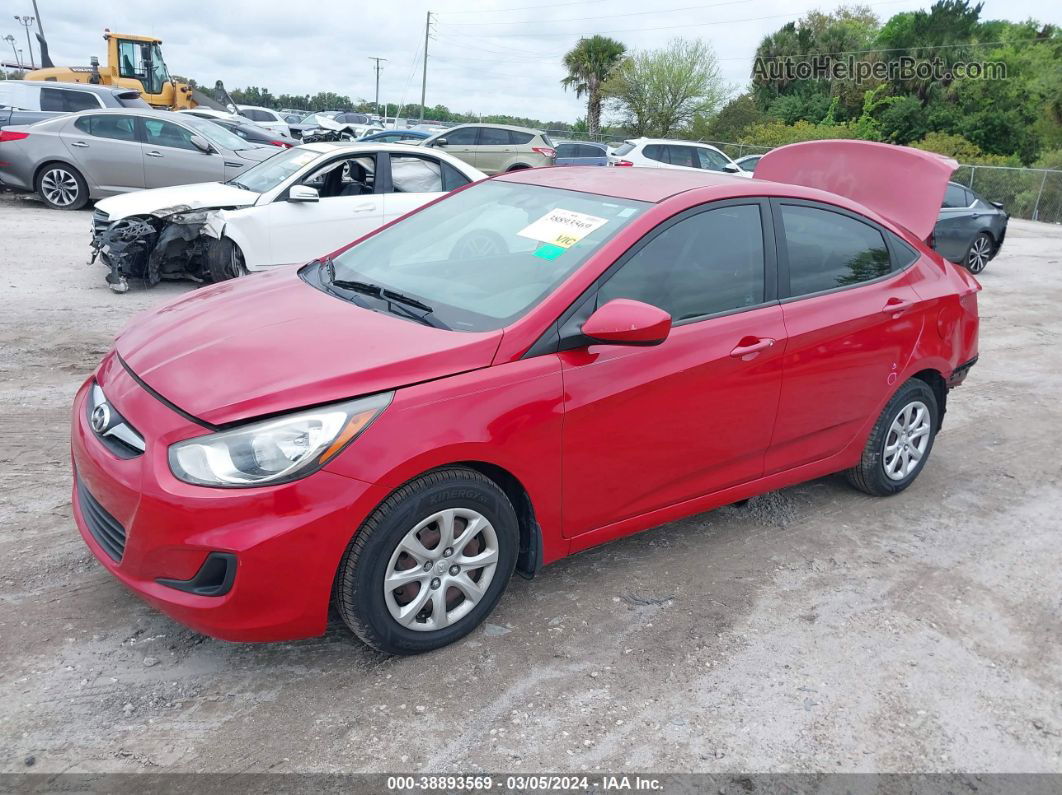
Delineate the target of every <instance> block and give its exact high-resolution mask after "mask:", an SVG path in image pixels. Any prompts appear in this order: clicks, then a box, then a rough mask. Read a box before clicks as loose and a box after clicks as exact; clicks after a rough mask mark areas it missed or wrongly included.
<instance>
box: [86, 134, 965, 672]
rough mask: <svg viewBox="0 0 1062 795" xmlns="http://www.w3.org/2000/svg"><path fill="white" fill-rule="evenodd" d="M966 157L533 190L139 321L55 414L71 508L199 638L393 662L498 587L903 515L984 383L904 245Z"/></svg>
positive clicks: (106, 559) (841, 149)
mask: <svg viewBox="0 0 1062 795" xmlns="http://www.w3.org/2000/svg"><path fill="white" fill-rule="evenodd" d="M953 168H954V162H952V161H948V160H944V159H942V158H939V157H937V156H935V155H930V154H927V153H924V152H918V151H916V150H910V149H903V148H900V147H892V146H886V145H882V144H869V143H856V142H843V141H829V142H816V143H810V144H798V145H795V146H791V147H785V148H782V149H779V150H776V151H775V152H772V153H771V154H768V155H766V156H765V157H764V158H763V159H762V160H761V161H760V163H759V165H758V167H757V170H756V177H757V178H756V179H752V180H749V179H738V178H734V177H732V176H729V175H723V174H719V175H716V174H712V173H710V172H709V173H697V172H687V171H674V170H670V171H666V170H655V169H604V168H601V169H594V168H587V169H580V168H555V169H540V170H532V171H523V172H516V173H511V174H506V175H503V176H500V177H497V178H494V179H491V180H487V181H484V182H480V183H478V184H475V185H472V186H469V187H467V188H465V189H461V190H458V191H456V192H454V193H452V194H449V195H448V196H447V197H445V198H443V199H440V200H438V201H436V202H434V203H433V204H430V205H428V206H426V207H424V208H422V209H421V210H419V211H417V212H414V213H412V214H410V215H408V216H406V217H405V218H402V219H399V220H398V221H396V222H394V223H392V224H391V225H389V226H387V227H384V228H383V229H381V230H379V231H377V232H375V233H373V234H371V235H369V236H367V237H365V238H363V239H361V240H359V241H357V242H356V243H355V244H353V245H351V246H348V247H347V248H346V249H343V250H341V251H339V252H337V253H336V254H335V255H334V256H333V257H328V258H325V259H323V260H319V261H315V262H312V263H310V264H308V265H305V266H303V267H301V268H298V269H292V268H283V269H279V270H277V271H273V272H270V273H266V274H260V275H255V276H253V277H250V278H246V279H241V280H236V281H231V282H226V283H222V284H218V285H215V286H213V287H210V288H207V289H203V290H199V291H196V292H194V293H191V294H188V295H186V296H184V297H182V298H180V299H179V300H177V301H174V302H173V303H170V304H169V305H167V306H165V307H163V308H162V309H159V310H158V311H155V312H153V313H150V314H148V315H146V316H141V317H139V318H137V320H135V321H134V322H133V323H132V324H131V325H130V326H129V327H128V328H127V329H126V330H125V331H123V332H122V334H121V335H120V336H119V337H118V339H117V341H116V344H115V348H114V350H112V351H111V352H110V353H108V354H107V356H106V357H105V358H104V360H103V362H102V363H101V364H100V366H99V368H98V369H97V371H96V372H95V374H94V375H93V376H92V377H91V378H90V379H89V380H88V381H87V382H86V383H85V384H84V386H83V387H82V388H81V390H80V391H79V392H78V394H77V398H76V400H75V404H74V412H73V427H72V448H73V465H74V472H75V478H74V480H75V486H74V498H73V499H74V515H75V517H76V521H77V525H78V527H79V529H80V531H81V533H82V535H83V536H84V539H85V542H86V543H87V544H88V545H89V547H90V548H91V549H92V551H93V552H94V553H95V555H96V556H97V557H98V558H99V559H100V561H101V562H102V563H103V565H104V566H105V567H106V568H107V569H108V570H110V571H111V573H112V574H113V575H114V576H115V577H117V578H118V579H119V580H121V581H122V582H123V583H124V584H126V585H127V586H129V587H130V588H131V589H132V590H133V591H135V592H136V593H137V594H139V595H140V596H142V597H143V598H144V599H146V600H148V601H149V602H150V603H152V604H154V605H156V606H157V607H158V608H159V609H161V610H163V611H165V612H166V613H168V614H169V615H171V616H172V617H174V618H175V619H177V620H178V621H181V622H183V623H185V624H187V625H188V626H190V627H193V628H195V629H196V630H199V631H201V632H204V633H207V634H209V635H214V636H216V637H219V638H226V639H230V640H240V641H252V640H253V641H266V640H280V639H291V638H299V637H306V636H312V635H317V634H320V633H322V632H323V631H324V629H325V625H326V617H327V613H328V608H329V604H330V603H334V604H335V605H336V607H337V609H338V611H339V612H340V614H341V615H342V616H343V618H344V619H345V620H346V622H347V623H348V624H349V626H350V628H351V629H352V630H353V631H354V632H355V633H356V634H357V635H358V636H359V637H360V638H362V639H363V640H364V641H365V642H366V643H368V644H370V645H372V646H374V647H376V648H378V649H382V650H384V651H387V652H392V653H397V654H409V653H415V652H421V651H426V650H429V649H434V648H437V647H439V646H442V645H444V644H447V643H450V642H452V641H454V640H456V639H458V638H460V637H462V636H464V635H466V634H467V633H468V632H470V631H471V630H472V629H473V628H474V627H475V626H476V625H477V624H479V623H480V622H481V621H483V619H484V618H485V617H486V616H487V615H488V614H489V613H490V611H491V609H492V608H493V607H494V606H495V604H497V602H498V600H499V599H500V598H501V595H502V592H503V591H504V589H505V587H506V584H507V583H508V581H509V578H510V576H511V575H512V574H513V572H514V570H515V571H519V572H521V573H523V574H525V575H527V576H530V575H533V574H534V573H535V572H536V571H537V570H538V568H539V567H540V566H542V565H544V564H547V563H550V562H552V561H555V560H557V559H559V558H562V557H564V556H566V555H570V554H573V553H575V552H578V551H580V550H583V549H586V548H587V547H591V546H594V545H595V544H601V543H603V542H605V541H610V540H612V539H614V538H619V537H621V536H625V535H628V534H630V533H635V532H638V531H640V530H644V529H646V528H648V527H652V526H654V525H659V524H661V523H663V522H667V521H669V520H672V519H676V518H678V517H682V516H687V515H689V514H694V513H698V512H701V511H706V510H710V509H712V508H715V507H718V506H721V505H726V504H728V503H733V502H735V501H738V500H742V499H744V498H747V497H750V496H752V495H755V494H760V493H763V492H766V491H769V490H772V489H778V488H781V487H783V486H788V485H790V484H794V483H798V482H800V481H805V480H808V479H810V478H817V477H820V476H823V475H827V474H830V473H834V472H845V473H847V476H848V479H849V480H850V481H851V483H852V484H853V485H854V486H855V487H857V488H859V489H862V490H863V491H865V492H868V493H870V494H874V495H880V496H887V495H892V494H896V493H897V492H900V491H902V490H903V489H905V488H906V487H907V486H909V485H910V484H911V482H912V481H913V480H914V479H915V478H916V477H917V476H918V474H919V472H920V471H921V470H922V467H924V466H925V464H926V461H927V459H928V458H929V454H930V451H931V450H932V447H933V440H934V437H935V435H936V433H937V431H938V430H939V429H940V425H941V420H942V418H943V416H944V409H945V403H946V400H947V398H948V393H949V390H950V389H951V388H952V387H954V386H956V385H958V384H959V383H961V382H962V380H963V378H964V377H965V375H966V373H967V371H968V370H969V368H970V366H971V365H972V364H973V363H974V361H975V360H976V357H977V328H978V317H977V297H976V294H977V291H978V290H979V289H980V288H979V286H978V284H977V282H976V280H975V279H974V278H973V277H972V276H970V275H969V274H968V273H966V272H964V271H963V270H961V269H959V268H957V267H956V266H954V265H951V264H949V263H947V262H946V261H944V260H943V259H942V258H941V257H940V256H939V255H937V254H936V253H935V252H934V251H932V250H931V249H930V248H928V247H927V246H926V244H925V243H924V242H923V241H924V239H925V238H926V237H927V236H928V235H929V233H930V232H931V231H932V228H933V225H934V223H935V222H936V218H937V210H938V208H939V206H940V201H941V196H942V195H943V192H944V189H945V186H946V184H947V179H948V176H949V174H950V172H951V170H952V169H953Z"/></svg>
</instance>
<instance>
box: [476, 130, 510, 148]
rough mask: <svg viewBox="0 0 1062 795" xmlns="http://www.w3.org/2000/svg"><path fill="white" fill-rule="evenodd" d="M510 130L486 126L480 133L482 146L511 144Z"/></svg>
mask: <svg viewBox="0 0 1062 795" xmlns="http://www.w3.org/2000/svg"><path fill="white" fill-rule="evenodd" d="M509 144H510V140H509V131H508V130H498V129H495V128H494V127H484V128H483V129H482V130H481V131H480V134H479V145H480V146H509Z"/></svg>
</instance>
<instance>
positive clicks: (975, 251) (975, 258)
mask: <svg viewBox="0 0 1062 795" xmlns="http://www.w3.org/2000/svg"><path fill="white" fill-rule="evenodd" d="M991 254H992V245H991V244H990V243H989V242H988V238H987V237H985V236H984V235H978V236H977V237H975V238H974V242H973V244H972V245H971V246H970V256H969V264H970V272H971V273H980V272H981V271H983V270H984V269H985V266H986V265H987V264H988V258H989V257H990V256H991Z"/></svg>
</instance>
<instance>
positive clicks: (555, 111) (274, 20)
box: [0, 0, 1062, 121]
mask: <svg viewBox="0 0 1062 795" xmlns="http://www.w3.org/2000/svg"><path fill="white" fill-rule="evenodd" d="M839 4H840V3H839V2H815V1H814V0H707V1H706V2H698V1H697V0H658V2H646V1H645V0H541V2H537V3H536V2H534V0H465V1H464V2H460V1H459V0H397V1H394V0H383V1H380V0H376V1H374V0H360V1H359V2H353V0H346V2H342V1H341V0H316V2H309V3H307V2H303V3H295V2H291V0H253V2H249V1H245V0H214V2H199V0H179V1H178V0H154V1H153V2H151V3H123V4H118V3H107V2H103V3H86V2H84V0H38V7H39V8H40V12H41V15H42V16H43V18H44V20H43V21H44V31H45V34H46V35H47V38H48V44H49V48H50V50H51V54H52V59H53V60H54V61H55V63H56V64H62V65H70V66H73V65H87V63H88V58H89V56H90V55H97V56H99V57H100V59H101V60H102V61H106V50H105V49H104V44H103V40H102V38H101V37H102V34H103V29H104V28H108V27H109V28H110V29H111V30H113V31H115V32H120V33H139V34H146V35H153V36H158V37H159V38H161V39H162V40H163V52H164V54H165V57H166V62H167V64H168V65H169V68H170V71H171V72H173V73H176V74H182V75H187V76H189V77H194V78H196V79H197V80H199V81H200V82H201V83H207V84H209V85H213V82H214V81H215V80H217V79H221V80H224V81H225V85H226V86H228V87H230V88H232V87H241V88H242V87H245V86H247V85H257V86H261V87H265V88H268V89H269V90H270V91H272V92H273V93H311V94H312V93H316V92H317V91H335V92H337V93H340V94H346V95H349V96H352V97H354V98H364V99H370V100H371V99H372V98H373V92H374V73H373V69H372V67H373V62H372V61H370V60H369V56H379V57H382V58H387V59H388V60H387V62H386V63H385V64H384V71H383V72H382V74H381V79H380V101H381V102H383V101H388V102H419V100H420V58H421V55H422V52H423V44H424V21H425V14H426V12H427V11H428V10H429V9H430V10H431V11H432V12H433V19H435V20H436V23H435V24H434V25H433V32H432V40H431V41H430V42H429V45H428V54H429V60H428V94H427V101H428V104H429V105H434V104H436V103H442V104H444V105H446V106H447V107H449V108H451V109H452V110H456V111H475V112H484V113H490V112H494V113H511V114H514V115H523V116H529V117H533V118H538V119H542V120H549V121H560V120H563V121H574V120H575V119H576V118H577V117H579V116H581V115H583V112H584V106H583V104H582V102H580V101H578V100H576V99H575V97H574V95H573V94H571V93H566V92H565V91H564V90H563V88H562V87H561V86H560V80H561V78H562V77H563V76H564V71H563V69H562V68H561V65H560V58H561V56H562V55H563V54H564V52H565V50H567V49H568V48H570V47H571V46H572V44H573V43H574V42H575V41H576V40H578V38H579V36H580V35H589V34H594V33H605V34H607V35H609V36H612V37H613V38H616V39H619V40H620V41H622V42H623V43H624V44H626V45H627V47H628V49H647V48H653V47H660V46H663V45H664V44H666V43H667V41H668V40H669V39H671V38H674V37H677V36H685V37H699V38H704V39H706V40H708V41H709V42H711V44H712V46H713V47H714V48H715V52H716V55H717V56H718V57H719V59H720V66H721V68H722V71H723V74H724V76H725V78H726V80H727V81H728V82H729V83H730V84H731V85H732V86H733V87H734V89H735V90H737V89H740V88H741V87H742V86H744V85H745V84H746V83H747V81H748V76H749V70H750V68H751V62H752V55H753V53H754V51H755V49H756V45H757V44H758V43H759V41H760V39H761V38H762V37H763V36H764V35H766V34H768V33H770V32H772V31H774V30H776V29H777V28H778V27H780V26H781V25H783V24H785V23H786V22H788V21H790V20H796V19H798V18H799V17H800V16H802V15H803V14H805V13H806V12H808V11H810V10H813V9H820V10H824V11H828V10H832V9H833V8H835V7H836V6H837V5H839ZM868 5H869V6H870V7H871V9H872V10H873V11H874V12H875V13H876V14H878V16H879V17H881V18H882V19H888V17H889V16H891V15H892V14H895V13H898V12H899V11H906V10H912V9H916V8H928V7H929V5H930V2H929V1H928V0H924V1H923V2H919V1H918V0H876V1H875V2H870V3H868ZM4 8H5V11H6V10H7V9H12V11H13V13H16V14H29V15H32V14H33V6H32V2H31V0H5V2H4ZM118 9H121V11H120V12H119V10H118ZM1029 17H1034V18H1038V19H1040V20H1041V21H1044V22H1054V23H1059V22H1062V11H1060V10H1059V7H1058V6H1057V5H1056V4H1054V3H1043V2H1034V1H1033V0H1006V2H1003V0H987V2H986V3H985V8H984V11H983V12H982V18H983V19H989V18H992V19H1000V18H1002V19H1011V20H1015V21H1017V20H1022V19H1026V18H1029ZM8 33H12V34H15V35H16V36H17V37H18V41H19V43H20V44H19V46H21V47H23V49H24V48H25V35H24V33H23V31H22V29H21V27H20V26H19V25H18V23H16V22H15V21H14V20H13V19H11V16H10V15H9V14H4V15H3V20H2V21H0V37H2V36H4V35H6V34H8ZM0 44H3V45H4V46H5V49H4V50H3V51H0V52H2V53H3V55H2V56H0V58H3V59H4V60H11V59H12V54H11V52H10V51H9V50H10V47H9V46H7V43H6V42H0ZM34 48H36V45H35V44H34Z"/></svg>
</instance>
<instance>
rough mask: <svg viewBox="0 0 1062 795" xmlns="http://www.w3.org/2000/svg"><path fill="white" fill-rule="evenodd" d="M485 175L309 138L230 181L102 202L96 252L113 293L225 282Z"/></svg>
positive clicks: (343, 238) (427, 156) (381, 147)
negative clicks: (133, 283) (170, 282)
mask: <svg viewBox="0 0 1062 795" xmlns="http://www.w3.org/2000/svg"><path fill="white" fill-rule="evenodd" d="M485 176H486V175H485V174H483V173H482V172H481V171H478V170H477V169H475V168H473V167H472V166H470V165H468V164H467V163H464V162H462V161H461V160H458V159H457V158H456V157H453V156H451V155H448V154H446V153H445V152H440V151H435V150H425V151H421V150H419V149H413V147H410V146H405V145H402V144H341V143H316V144H305V145H303V146H298V147H295V148H292V149H288V150H286V151H284V152H281V153H280V154H277V155H275V156H273V157H271V158H270V159H269V160H266V161H265V162H263V163H260V164H259V165H257V166H254V167H253V168H250V169H248V170H247V171H244V172H243V173H242V174H240V175H239V176H238V177H237V178H235V179H231V180H229V181H227V182H208V183H201V184H195V185H180V186H177V187H173V188H158V189H155V190H144V191H137V192H134V193H126V194H122V195H120V196H113V197H111V198H109V199H104V200H102V201H100V202H97V203H96V209H95V212H94V213H93V216H92V252H93V253H92V258H93V261H94V260H95V259H96V258H97V257H99V258H100V259H101V260H102V261H103V263H104V264H105V265H107V267H108V273H107V283H108V284H109V285H110V287H111V289H112V290H114V291H115V292H125V291H126V290H128V289H129V283H130V280H137V281H143V282H144V283H146V284H147V285H149V286H150V285H154V284H157V283H158V282H159V281H160V280H162V279H193V280H197V281H222V280H224V279H231V278H234V277H237V276H242V275H244V274H246V273H249V272H252V271H256V270H262V269H264V268H269V267H271V266H276V265H287V264H292V263H300V262H308V261H309V260H311V259H314V258H317V257H321V256H324V255H325V254H328V253H330V252H332V251H334V250H336V249H337V248H339V247H341V246H343V245H346V244H347V243H350V242H351V241H352V240H355V239H357V238H359V237H361V236H362V235H364V234H367V233H368V232H371V231H373V230H374V229H376V228H378V227H380V226H382V225H384V224H385V223H388V222H389V221H391V220H393V219H395V218H397V217H399V216H401V215H405V214H406V213H407V212H410V211H411V210H414V209H416V208H417V207H420V206H421V205H423V204H426V203H427V202H429V201H432V200H433V199H435V198H437V197H439V196H440V195H442V194H443V193H447V192H449V191H451V190H454V189H455V188H459V187H461V186H462V185H467V184H468V183H470V182H475V181H477V180H480V179H484V178H485Z"/></svg>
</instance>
